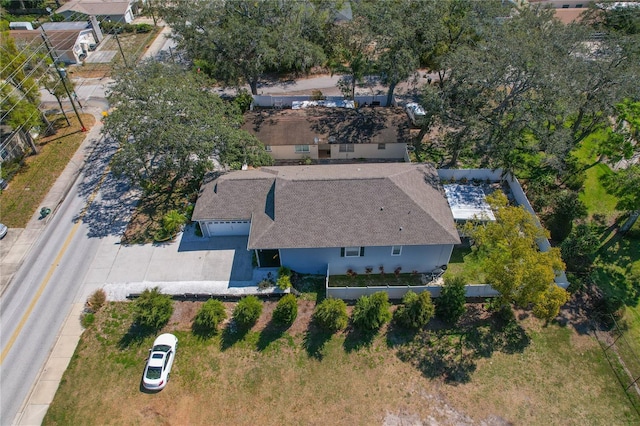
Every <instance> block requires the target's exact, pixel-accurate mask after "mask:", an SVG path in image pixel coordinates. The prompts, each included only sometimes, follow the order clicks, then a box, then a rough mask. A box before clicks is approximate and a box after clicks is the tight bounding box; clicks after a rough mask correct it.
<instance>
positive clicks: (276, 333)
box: [256, 320, 291, 352]
mask: <svg viewBox="0 0 640 426" xmlns="http://www.w3.org/2000/svg"><path fill="white" fill-rule="evenodd" d="M290 326H291V324H280V323H277V322H275V321H273V320H271V321H269V323H268V324H267V326H266V327H265V328H264V330H262V331H261V332H260V338H259V339H258V344H257V345H256V348H257V349H258V350H259V351H260V352H262V351H263V350H265V349H267V348H268V347H269V345H270V344H271V343H273V342H275V341H276V340H278V339H279V338H281V337H282V335H283V334H284V332H285V331H287V329H288V328H289V327H290Z"/></svg>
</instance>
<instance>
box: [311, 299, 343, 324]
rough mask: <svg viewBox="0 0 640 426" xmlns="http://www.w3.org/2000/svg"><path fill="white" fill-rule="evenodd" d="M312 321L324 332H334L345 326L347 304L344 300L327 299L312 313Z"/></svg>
mask: <svg viewBox="0 0 640 426" xmlns="http://www.w3.org/2000/svg"><path fill="white" fill-rule="evenodd" d="M313 320H314V321H315V323H316V324H318V326H320V327H321V328H324V329H325V330H328V331H331V332H336V331H338V330H342V329H343V328H345V327H346V326H347V322H348V320H349V315H347V304H346V303H345V302H344V300H341V299H334V298H328V299H324V300H323V301H322V302H320V304H319V305H318V306H316V310H315V312H314V313H313Z"/></svg>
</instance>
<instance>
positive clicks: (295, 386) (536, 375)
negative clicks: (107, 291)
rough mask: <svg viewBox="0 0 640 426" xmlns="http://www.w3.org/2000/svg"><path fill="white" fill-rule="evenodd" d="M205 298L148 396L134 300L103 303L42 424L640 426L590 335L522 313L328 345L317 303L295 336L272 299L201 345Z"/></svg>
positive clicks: (178, 330) (479, 313)
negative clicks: (169, 367)
mask: <svg viewBox="0 0 640 426" xmlns="http://www.w3.org/2000/svg"><path fill="white" fill-rule="evenodd" d="M201 303H202V302H175V308H176V310H175V312H174V316H173V317H172V319H171V320H170V321H169V325H167V326H166V327H165V328H164V329H163V330H162V331H163V332H165V331H166V332H174V333H175V334H176V335H177V336H178V338H179V339H180V344H179V348H178V352H177V357H176V363H175V365H174V369H173V371H172V374H171V381H170V382H169V384H168V386H167V388H166V389H164V390H163V391H161V392H159V393H146V392H143V391H142V390H141V389H140V378H141V374H142V370H143V366H144V360H145V357H146V355H147V349H148V348H149V346H150V345H151V342H152V341H153V338H154V335H138V334H136V332H135V329H132V328H131V318H132V313H131V303H126V302H124V303H122V302H121V303H109V304H107V305H106V306H105V308H103V310H102V311H100V312H99V313H98V314H96V319H95V322H94V323H93V324H92V325H91V326H90V327H89V328H88V329H87V330H86V331H85V333H84V334H83V335H82V337H81V341H80V344H79V346H78V348H77V349H76V351H75V354H74V355H73V357H72V360H71V363H70V365H69V368H68V369H67V371H66V372H65V374H64V376H63V379H62V381H61V383H60V387H59V388H58V391H57V393H56V396H55V398H54V400H53V402H52V404H51V406H50V408H49V411H48V413H47V415H46V417H45V419H44V422H43V424H44V425H68V424H83V425H92V424H96V425H98V424H140V425H146V424H158V423H161V424H194V425H195V424H220V423H224V424H234V425H255V424H260V425H270V424H273V425H280V424H326V423H331V424H336V425H341V424H382V423H383V422H384V421H385V420H389V421H391V420H393V419H394V418H396V417H397V416H400V418H401V419H405V420H406V421H405V424H416V423H417V421H418V420H419V421H421V422H422V423H438V424H450V423H452V422H453V421H454V420H455V419H459V420H460V422H462V419H464V422H463V423H470V422H473V423H478V424H480V423H488V424H491V423H495V422H496V419H500V420H501V421H502V422H504V423H505V424H507V423H513V424H535V425H538V424H539V425H543V424H544V425H547V424H555V423H557V422H558V421H559V419H560V420H561V422H562V424H567V425H584V424H594V425H595V424H634V423H637V422H638V421H640V417H639V416H638V411H637V410H636V409H634V406H633V404H637V403H638V401H637V398H636V397H634V396H632V395H631V396H629V395H627V394H626V393H625V392H624V390H623V389H622V388H621V386H620V384H619V382H618V381H617V379H616V377H615V376H614V375H613V373H612V370H611V367H610V365H609V361H608V360H607V359H606V358H605V357H604V353H603V351H602V349H601V348H600V347H599V346H598V344H597V342H596V341H595V340H594V339H593V338H592V337H591V336H590V335H586V334H579V333H577V332H576V331H574V330H573V329H572V328H570V327H566V328H563V327H560V326H557V325H550V326H547V327H543V326H542V324H541V323H540V322H539V321H537V320H535V319H533V318H531V317H528V318H527V317H526V315H525V316H524V319H521V320H518V321H517V322H504V321H500V320H498V321H496V320H495V319H492V318H491V317H487V316H486V313H483V312H484V311H483V309H482V308H481V306H480V305H470V311H469V313H468V315H467V317H465V320H464V323H463V325H461V326H459V327H456V328H452V329H447V328H443V326H442V325H441V324H439V325H438V324H436V325H435V326H434V327H429V328H428V329H426V330H424V331H422V332H420V333H418V334H416V335H415V336H414V335H412V334H410V333H407V332H406V331H403V330H399V329H398V328H396V327H393V326H392V327H389V328H387V327H385V328H383V330H382V331H381V332H380V333H379V334H378V335H376V336H373V337H369V336H363V335H362V334H359V333H356V332H354V331H352V330H347V331H345V332H343V333H338V334H336V335H333V336H331V335H326V334H324V333H322V332H320V331H318V330H316V329H315V328H314V327H313V326H312V325H310V324H309V318H310V316H311V312H313V307H314V302H312V301H302V300H300V301H299V314H298V318H297V319H296V321H295V322H294V324H293V325H292V326H291V327H290V328H288V329H283V328H278V327H274V326H273V325H272V324H271V323H270V322H269V318H270V313H271V312H272V310H273V307H274V305H275V302H265V309H264V310H263V314H262V316H261V318H260V321H259V323H258V325H257V326H256V327H254V328H252V329H251V330H250V331H248V332H247V333H246V334H244V333H240V332H238V331H237V330H236V331H231V329H229V328H228V327H227V326H226V325H224V326H223V331H221V332H220V333H219V334H217V335H215V336H213V337H212V338H200V337H196V336H194V335H193V334H192V333H191V332H190V331H189V325H190V323H191V321H192V319H193V316H194V315H195V313H196V312H197V309H198V308H199V306H200V305H201ZM226 306H227V311H228V312H230V311H231V310H232V309H233V304H232V303H226ZM521 315H522V313H519V316H520V317H521V318H522V316H521ZM614 362H615V361H614ZM614 366H615V365H614ZM492 419H493V420H492ZM395 424H398V423H397V422H396V423H395Z"/></svg>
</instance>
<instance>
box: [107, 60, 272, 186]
mask: <svg viewBox="0 0 640 426" xmlns="http://www.w3.org/2000/svg"><path fill="white" fill-rule="evenodd" d="M208 83H209V82H208V81H207V80H206V79H205V77H204V76H202V75H198V74H195V73H191V72H187V71H185V70H183V69H182V68H180V67H178V66H175V65H167V64H162V63H159V62H146V63H143V64H141V65H139V66H138V67H136V68H134V69H131V70H123V71H122V73H121V74H119V75H117V76H116V78H115V82H114V84H113V86H112V87H111V88H110V91H109V94H108V96H107V99H108V100H109V103H110V104H111V106H112V112H111V113H110V114H109V115H108V116H107V117H106V119H105V123H104V128H103V133H105V134H106V135H108V136H110V137H113V138H115V139H116V140H118V141H119V142H120V149H119V150H118V152H117V153H116V154H115V155H114V157H113V161H112V170H113V172H114V173H115V174H116V175H119V176H125V177H127V178H129V179H130V180H131V181H132V182H133V183H134V184H137V185H140V186H142V187H143V188H151V187H153V186H164V185H167V184H168V185H170V186H171V187H173V186H175V185H176V183H178V182H179V181H180V180H181V179H184V180H187V181H190V180H196V181H198V180H200V179H201V178H202V176H203V175H204V173H205V172H206V171H207V170H209V169H210V168H211V167H212V166H213V160H214V159H217V160H218V161H219V162H220V163H222V164H223V165H233V166H235V167H239V166H240V165H242V164H243V163H248V164H253V165H262V164H268V163H270V162H271V158H270V157H269V155H268V154H267V153H266V152H265V150H264V146H263V145H262V144H261V143H260V142H259V141H258V140H257V139H256V138H255V137H253V136H252V135H250V134H249V133H247V132H246V131H244V130H242V129H240V126H241V124H242V116H241V115H240V113H239V111H238V110H237V107H236V106H235V105H234V104H232V103H228V102H225V101H223V100H222V99H221V98H220V97H219V96H218V95H216V94H214V93H212V92H211V91H210V90H209V88H208Z"/></svg>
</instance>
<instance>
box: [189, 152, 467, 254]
mask: <svg viewBox="0 0 640 426" xmlns="http://www.w3.org/2000/svg"><path fill="white" fill-rule="evenodd" d="M214 188H215V191H214ZM249 212H251V214H252V215H251V234H250V235H249V245H248V246H249V248H250V249H271V248H312V247H346V246H349V247H350V246H388V245H427V244H456V243H459V242H460V240H459V237H458V233H457V231H456V228H455V224H454V221H453V216H452V214H451V210H450V209H449V205H448V204H447V201H446V199H445V198H444V195H443V191H442V187H441V186H440V183H439V180H438V175H437V173H436V170H435V169H434V168H433V167H431V166H428V165H424V164H408V163H384V164H340V165H319V166H283V167H265V168H262V169H260V170H254V171H240V172H232V173H230V174H227V175H225V176H222V177H220V178H218V179H217V180H215V181H212V182H209V183H206V184H204V185H203V187H202V189H201V191H200V196H199V198H198V201H197V203H196V207H195V210H194V214H193V219H194V220H216V219H246V218H247V216H246V215H247V213H249Z"/></svg>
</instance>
